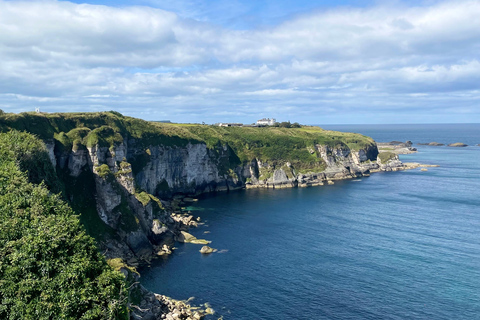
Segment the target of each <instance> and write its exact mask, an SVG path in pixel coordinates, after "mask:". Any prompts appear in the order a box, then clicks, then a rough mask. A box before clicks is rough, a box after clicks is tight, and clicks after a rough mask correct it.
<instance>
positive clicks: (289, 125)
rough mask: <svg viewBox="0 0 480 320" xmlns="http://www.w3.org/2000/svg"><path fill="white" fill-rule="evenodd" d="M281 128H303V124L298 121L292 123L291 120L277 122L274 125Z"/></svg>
mask: <svg viewBox="0 0 480 320" xmlns="http://www.w3.org/2000/svg"><path fill="white" fill-rule="evenodd" d="M273 126H274V127H280V128H301V127H302V126H301V125H300V124H299V123H298V122H294V123H290V121H284V122H277V123H275V124H274V125H273Z"/></svg>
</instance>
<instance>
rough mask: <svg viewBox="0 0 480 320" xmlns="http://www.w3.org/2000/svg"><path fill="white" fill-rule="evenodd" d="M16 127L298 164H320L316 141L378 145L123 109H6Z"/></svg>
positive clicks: (7, 124)
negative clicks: (154, 118)
mask: <svg viewBox="0 0 480 320" xmlns="http://www.w3.org/2000/svg"><path fill="white" fill-rule="evenodd" d="M9 129H17V130H20V131H27V132H30V133H33V134H36V135H37V136H39V137H40V138H42V139H55V142H56V144H57V148H61V149H62V148H63V149H67V150H70V149H78V148H84V147H90V146H92V145H96V144H98V145H100V146H113V145H115V144H117V143H119V142H121V141H122V140H123V139H131V138H134V139H136V140H137V143H138V145H140V146H143V147H145V148H148V147H149V146H152V145H165V146H185V145H187V144H188V143H205V144H206V145H207V146H208V147H209V148H212V149H214V148H216V147H218V146H221V145H226V144H227V145H228V146H229V147H230V148H231V149H232V150H233V151H234V153H235V155H236V161H234V162H236V163H232V164H235V165H238V164H240V163H243V162H246V161H250V160H252V159H253V158H257V159H260V160H262V161H270V160H274V161H275V160H282V161H290V162H292V164H296V167H297V168H301V167H312V168H313V167H316V166H319V165H320V164H319V162H318V161H319V160H318V155H316V154H315V152H314V148H313V147H314V145H316V144H321V145H328V146H331V147H335V146H345V145H346V146H348V147H349V148H350V149H352V150H358V149H361V148H365V147H367V146H369V145H373V144H374V141H373V140H372V139H371V138H369V137H366V136H363V135H360V134H355V133H343V132H336V131H328V130H323V129H321V128H319V127H308V126H305V127H302V128H275V127H261V128H257V127H218V126H212V125H185V124H166V123H156V122H148V121H144V120H140V119H136V118H131V117H126V116H122V115H121V114H120V113H118V112H113V111H110V112H97V113H54V114H36V113H33V112H30V113H21V114H5V115H3V116H0V130H1V131H4V132H5V131H8V130H9Z"/></svg>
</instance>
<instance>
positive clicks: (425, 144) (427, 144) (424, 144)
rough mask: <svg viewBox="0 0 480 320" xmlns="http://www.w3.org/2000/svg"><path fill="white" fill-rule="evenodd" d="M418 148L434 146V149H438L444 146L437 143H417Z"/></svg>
mask: <svg viewBox="0 0 480 320" xmlns="http://www.w3.org/2000/svg"><path fill="white" fill-rule="evenodd" d="M417 144H418V145H419V146H434V147H439V146H444V145H445V144H443V143H439V142H429V143H417Z"/></svg>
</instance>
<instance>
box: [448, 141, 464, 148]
mask: <svg viewBox="0 0 480 320" xmlns="http://www.w3.org/2000/svg"><path fill="white" fill-rule="evenodd" d="M447 147H457V148H461V147H468V144H465V143H462V142H455V143H450V144H449V145H448V146H447Z"/></svg>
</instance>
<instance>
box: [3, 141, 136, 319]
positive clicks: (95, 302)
mask: <svg viewBox="0 0 480 320" xmlns="http://www.w3.org/2000/svg"><path fill="white" fill-rule="evenodd" d="M20 138H24V139H23V141H27V143H26V144H25V145H22V143H21V141H22V139H20ZM34 140H36V139H35V138H34V137H33V136H31V135H27V134H25V133H19V132H10V133H8V134H0V283H1V285H0V318H1V319H126V318H127V317H128V312H127V309H126V298H125V297H126V290H125V288H124V278H123V276H122V275H121V274H120V273H118V272H116V271H114V270H112V269H111V268H110V267H109V266H108V265H107V263H106V261H105V259H104V258H103V256H102V255H101V254H100V253H99V252H98V250H97V248H96V246H95V243H94V240H93V239H92V238H91V237H89V236H87V235H86V234H85V231H84V229H83V227H82V226H81V225H80V222H79V220H78V217H77V216H76V215H74V214H73V211H72V209H71V208H70V207H69V206H68V205H67V204H66V203H65V202H64V201H62V200H61V199H60V196H58V195H54V194H51V193H50V192H49V191H48V189H47V188H46V187H45V185H44V184H43V183H42V184H40V185H34V184H32V183H30V182H29V181H28V177H27V174H26V173H25V172H22V171H21V169H20V167H19V161H18V160H17V159H18V154H16V152H18V151H20V152H21V153H22V154H25V153H28V151H29V150H28V148H25V147H26V146H28V143H32V142H33V141H34ZM6 142H8V143H6ZM37 142H38V141H37ZM18 143H20V145H21V146H20V147H19V146H18ZM38 143H40V142H38ZM33 147H35V144H34V145H33ZM34 149H35V148H34ZM34 149H33V150H34Z"/></svg>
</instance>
